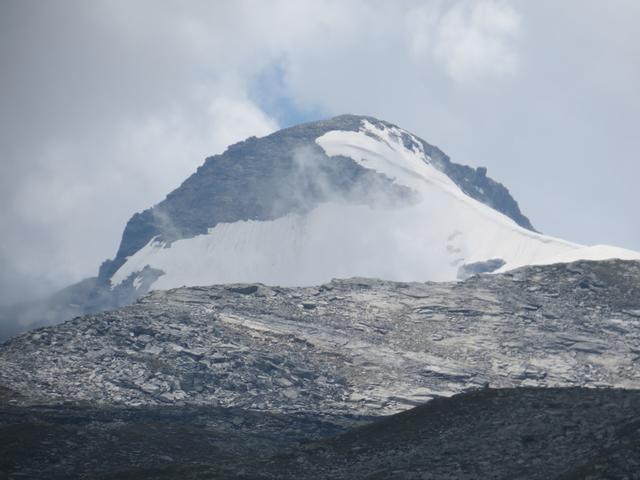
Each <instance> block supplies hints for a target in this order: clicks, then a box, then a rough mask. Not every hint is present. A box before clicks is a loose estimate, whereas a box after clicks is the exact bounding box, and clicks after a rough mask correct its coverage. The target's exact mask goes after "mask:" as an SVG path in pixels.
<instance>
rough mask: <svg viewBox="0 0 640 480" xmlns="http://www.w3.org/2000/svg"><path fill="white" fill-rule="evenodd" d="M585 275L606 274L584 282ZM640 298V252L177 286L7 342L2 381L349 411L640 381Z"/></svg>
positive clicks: (98, 394) (76, 394)
mask: <svg viewBox="0 0 640 480" xmlns="http://www.w3.org/2000/svg"><path fill="white" fill-rule="evenodd" d="M585 276H588V277H589V278H590V279H592V281H593V282H596V283H598V285H602V286H601V287H599V288H597V289H592V288H580V287H579V286H578V284H579V283H580V282H581V281H582V279H583V278H584V277H585ZM532 286H535V287H536V288H535V289H531V288H528V287H532ZM254 287H255V288H254ZM304 304H313V305H314V306H315V308H304V307H303V305H304ZM534 307H535V308H534ZM638 310H640V263H639V262H633V261H618V260H611V261H603V262H588V261H583V262H577V263H575V264H568V265H567V264H564V265H562V264H559V265H549V266H535V267H525V268H523V269H519V270H516V271H513V272H508V273H505V274H496V275H494V274H484V275H479V276H474V277H471V278H469V279H467V280H465V281H463V282H452V283H433V282H428V283H402V282H388V281H382V280H374V279H361V278H356V279H346V280H334V281H332V282H331V283H329V284H326V285H322V286H318V287H304V288H280V287H269V286H265V285H235V286H229V285H214V286H210V287H197V288H177V289H173V290H169V291H155V292H151V293H150V294H148V295H146V296H144V297H143V298H141V299H140V300H139V301H138V302H137V303H135V304H134V305H131V306H127V307H123V308H120V309H117V310H114V311H111V312H105V313H100V314H94V315H88V316H85V317H78V318H76V319H74V320H71V321H68V322H66V323H64V324H61V325H57V326H54V327H48V328H43V329H38V330H36V331H33V332H29V333H26V334H23V335H20V336H18V337H16V338H14V339H12V340H10V341H8V342H6V343H4V344H2V345H0V386H5V387H7V388H10V389H11V390H13V391H14V392H15V394H16V402H18V403H19V404H30V403H45V404H53V403H57V402H60V401H72V402H82V401H90V402H101V403H102V404H114V405H124V406H127V405H151V406H152V405H170V404H187V405H211V404H215V405H220V406H221V407H243V408H251V409H254V410H264V411H270V412H281V413H290V412H298V411H317V412H324V413H330V414H340V415H341V414H359V415H386V414H392V413H396V412H399V411H402V410H405V409H406V408H408V406H410V405H415V404H418V403H422V402H424V401H426V400H428V399H431V398H436V397H441V396H451V395H454V394H456V393H460V392H464V391H467V390H473V389H477V388H482V387H485V386H487V385H489V386H491V387H496V388H497V387H500V388H504V387H517V386H545V387H553V386H587V387H600V386H609V387H619V388H640V362H639V361H638V359H639V356H640V322H638V319H637V317H635V316H634V314H633V313H634V312H636V311H638ZM545 312H553V315H552V316H550V315H545ZM629 312H632V313H629ZM611 326H615V327H616V328H609V327H611Z"/></svg>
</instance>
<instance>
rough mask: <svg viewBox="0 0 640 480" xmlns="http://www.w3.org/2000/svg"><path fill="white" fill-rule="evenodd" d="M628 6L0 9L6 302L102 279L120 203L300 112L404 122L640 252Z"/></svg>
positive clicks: (526, 196) (546, 211) (580, 224)
mask: <svg viewBox="0 0 640 480" xmlns="http://www.w3.org/2000/svg"><path fill="white" fill-rule="evenodd" d="M638 14H640V6H639V4H638V3H636V2H630V1H627V0H616V1H614V2H611V8H609V9H607V11H606V12H602V9H601V8H600V7H599V6H598V2H591V1H577V0H576V1H572V0H569V1H567V2H563V3H562V4H561V5H558V4H557V3H555V2H549V1H540V2H535V3H533V2H531V3H530V2H526V3H525V2H521V1H515V0H514V1H512V2H506V1H499V0H495V1H493V0H481V1H477V2H471V1H467V0H461V1H447V2H444V1H438V0H434V1H411V0H408V1H400V2H391V3H390V2H383V1H364V0H351V1H344V0H340V1H338V0H326V1H297V0H296V1H273V2H261V1H228V2H224V1H222V2H204V1H190V2H186V3H185V2H177V1H176V2H174V1H168V2H162V3H161V4H159V3H157V2H151V1H144V0H143V1H138V2H134V3H132V2H125V1H119V0H116V1H95V2H83V1H77V0H62V1H60V2H55V3H54V2H44V3H42V2H41V3H31V2H21V1H15V0H13V1H12V0H9V1H6V2H3V3H2V5H0V59H1V60H2V63H3V65H6V66H7V68H4V69H3V75H2V76H0V95H1V99H2V109H1V110H0V112H1V113H0V204H2V205H3V208H2V209H1V210H0V220H1V221H2V225H3V227H4V228H3V235H2V240H1V241H0V265H1V266H4V267H5V268H2V273H1V274H0V304H2V303H9V302H11V301H14V300H18V299H22V298H26V297H28V296H33V295H39V294H44V293H46V292H48V291H51V290H52V289H54V288H59V287H61V286H64V285H66V284H68V283H71V282H73V281H76V280H79V279H80V278H83V277H85V276H89V275H92V274H94V273H95V272H96V269H97V266H98V264H99V263H100V262H101V261H102V260H103V259H105V258H107V257H110V256H112V255H113V254H114V252H115V250H116V248H117V243H118V241H119V239H120V235H121V232H122V228H123V227H124V224H125V222H126V221H127V219H128V218H129V217H130V216H131V214H132V213H133V212H135V211H139V210H142V209H144V208H147V207H149V206H150V205H152V204H153V203H155V202H158V201H159V200H161V199H162V198H163V196H164V195H165V194H166V193H168V192H169V191H170V190H171V189H173V188H175V187H176V186H178V185H179V184H180V183H181V182H182V181H183V180H184V179H185V178H186V177H187V176H188V175H189V174H191V173H192V172H193V171H194V170H195V168H196V167H197V166H198V165H199V164H201V163H202V161H203V160H204V157H206V156H208V155H212V154H215V153H218V152H220V151H222V150H223V149H224V148H225V147H226V146H227V145H228V144H229V143H233V142H235V141H238V140H241V139H243V138H245V137H247V136H249V135H264V134H266V133H268V132H270V131H273V130H275V129H277V128H278V127H279V126H286V125H287V124H289V123H290V122H292V121H293V120H294V119H295V120H298V119H311V113H310V112H313V116H314V117H315V116H317V115H321V116H330V115H333V114H339V113H345V112H353V113H366V114H371V115H374V116H377V117H380V118H384V119H386V120H389V121H392V122H395V123H398V124H399V125H400V126H402V127H404V128H407V129H409V130H412V131H414V132H415V133H416V134H418V135H420V136H422V137H424V138H425V139H426V140H428V141H430V142H433V143H436V144H438V145H439V146H440V147H442V148H443V150H445V151H446V152H447V153H448V154H450V155H451V156H452V158H453V160H454V161H458V162H461V163H469V164H472V165H474V166H476V165H487V166H488V167H489V174H490V175H493V176H494V177H496V178H497V179H498V180H500V181H502V182H504V183H505V184H506V185H507V186H508V187H509V188H510V189H511V190H512V192H513V193H514V196H515V198H516V199H517V200H518V201H519V202H520V203H521V206H522V207H523V210H524V212H525V214H527V215H529V216H530V217H531V218H532V220H533V222H534V224H535V225H536V226H537V227H538V228H540V229H541V230H543V231H545V232H548V233H550V234H553V235H557V236H562V237H567V238H568V239H570V240H575V241H579V242H584V243H599V242H602V243H613V244H619V245H621V246H626V247H628V248H635V249H640V230H639V228H640V227H639V226H638V225H637V222H634V221H633V220H632V219H633V218H634V216H633V215H634V212H633V210H634V207H633V205H637V204H638V203H639V201H640V200H639V199H638V196H637V194H636V193H635V192H636V189H634V188H633V183H634V181H635V180H634V179H635V178H638V175H639V174H640V171H639V168H640V167H638V166H637V161H636V157H635V154H634V152H637V151H638V150H639V149H640V144H639V143H640V140H638V138H637V135H636V134H635V133H634V129H633V128H632V127H633V125H637V124H638V123H639V122H640V91H639V90H638V85H640V74H639V72H640V65H639V64H638V63H637V62H634V61H633V60H632V59H634V58H640V57H639V55H640V50H638V48H639V47H638V45H640V41H639V39H638V34H637V33H636V30H637V29H636V28H635V25H634V23H633V21H632V19H633V18H637V15H638ZM271 71H276V72H277V81H275V82H266V81H264V79H265V78H266V77H265V72H271ZM611 172H615V178H614V177H608V176H607V175H609V174H612V173H611Z"/></svg>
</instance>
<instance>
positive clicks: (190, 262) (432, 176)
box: [111, 120, 640, 289]
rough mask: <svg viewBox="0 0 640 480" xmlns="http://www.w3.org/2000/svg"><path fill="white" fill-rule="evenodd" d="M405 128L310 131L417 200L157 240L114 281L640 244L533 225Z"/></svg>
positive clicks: (300, 275)
mask: <svg viewBox="0 0 640 480" xmlns="http://www.w3.org/2000/svg"><path fill="white" fill-rule="evenodd" d="M403 135H404V138H405V140H406V137H407V135H409V137H410V138H414V139H415V137H412V136H411V135H410V134H408V133H407V132H405V131H404V130H401V129H399V128H396V127H384V126H376V125H373V124H372V123H370V122H368V121H366V120H363V122H362V127H361V129H360V131H358V132H352V131H339V130H334V131H330V132H328V133H326V134H324V135H322V136H320V137H318V138H317V139H316V143H317V144H318V145H319V146H320V147H321V148H322V149H323V150H324V151H325V152H326V154H327V155H329V156H337V155H340V156H346V157H349V158H351V159H353V160H354V161H355V162H357V163H358V164H360V165H361V166H363V167H365V168H367V169H371V170H374V171H376V172H378V173H379V174H381V175H384V176H386V177H388V178H390V179H392V180H393V181H394V182H395V183H397V184H398V185H402V186H405V187H408V188H410V189H411V190H413V191H414V192H415V193H417V198H419V201H418V202H414V203H412V204H406V205H403V206H394V207H389V206H384V202H381V203H380V204H378V203H376V202H373V203H374V204H371V205H358V204H353V203H346V202H339V201H336V202H327V203H324V204H321V205H320V206H318V207H316V208H314V209H313V210H311V211H309V212H308V213H306V214H289V215H287V216H284V217H281V218H277V219H275V220H272V221H252V220H250V221H239V222H234V223H220V224H218V225H216V226H215V227H214V228H211V229H209V231H208V233H207V234H204V235H198V236H196V237H193V238H188V239H181V240H177V241H174V242H173V243H171V244H170V245H167V244H165V243H164V242H161V241H158V240H157V239H155V238H154V239H153V240H151V241H150V242H149V243H148V244H147V245H146V246H145V247H143V248H142V249H140V250H139V251H137V252H136V253H135V254H134V255H132V256H130V257H128V258H127V260H126V262H125V263H124V264H123V265H122V267H120V269H119V270H118V271H117V272H116V273H115V274H114V275H113V277H112V278H111V283H112V285H113V286H116V285H118V284H120V283H122V282H123V281H125V280H127V279H129V278H130V277H131V276H134V286H137V285H140V281H139V279H138V278H137V277H136V276H135V275H136V273H137V272H140V271H141V270H142V269H144V268H145V267H146V266H149V267H152V268H154V269H159V270H161V271H162V272H164V274H163V275H161V276H160V277H159V278H158V279H157V280H156V281H155V282H154V283H153V284H152V288H153V289H168V288H173V287H178V286H183V285H185V286H193V285H211V284H218V283H231V282H262V283H265V284H271V285H283V286H295V285H299V286H305V285H317V284H321V283H324V282H327V281H329V280H331V279H332V278H345V277H354V276H362V277H374V278H383V279H387V280H396V281H427V280H436V281H447V280H455V279H456V278H457V277H458V269H459V268H460V267H461V266H462V265H465V264H472V263H476V262H484V261H487V260H491V259H501V260H502V261H503V262H504V265H503V266H502V267H501V268H500V269H499V271H507V270H510V269H513V268H517V267H521V266H524V265H542V264H551V263H563V262H572V261H575V260H580V259H589V260H600V259H609V258H621V259H628V260H629V259H640V253H638V252H633V251H629V250H625V249H621V248H616V247H609V246H601V245H599V246H583V245H578V244H575V243H571V242H567V241H564V240H560V239H557V238H552V237H549V236H546V235H542V234H538V233H535V232H532V231H530V230H527V229H525V228H522V227H520V226H519V225H517V224H516V223H515V222H514V221H513V220H512V219H511V218H509V217H507V216H505V215H503V214H502V213H500V212H498V211H496V210H494V209H492V208H490V207H489V206H487V205H485V204H483V203H481V202H479V201H477V200H475V199H473V198H471V197H470V196H468V195H466V194H465V193H464V192H463V191H462V190H461V189H460V188H459V187H458V186H457V185H456V184H455V183H454V182H453V181H452V180H451V179H450V178H449V177H448V176H447V175H446V174H444V173H443V172H442V171H440V170H438V168H437V167H436V166H434V165H433V163H432V161H431V159H430V157H429V156H428V155H426V154H425V152H424V150H423V149H422V147H421V143H420V142H419V141H418V140H417V139H415V142H406V141H403Z"/></svg>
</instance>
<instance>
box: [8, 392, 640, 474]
mask: <svg viewBox="0 0 640 480" xmlns="http://www.w3.org/2000/svg"><path fill="white" fill-rule="evenodd" d="M363 421H364V419H358V418H346V417H342V418H339V417H326V416H325V417H323V418H319V417H318V416H314V415H311V414H307V415H291V414H290V415H276V414H269V413H265V412H251V411H248V410H242V409H233V408H231V409H227V408H220V407H203V406H201V407H193V406H191V407H189V406H185V407H177V406H172V407H166V406H165V407H161V406H142V407H120V408H118V407H108V406H102V407H98V406H86V405H85V406H80V405H57V406H40V407H33V406H32V407H19V406H6V405H5V406H1V405H0V478H11V479H24V478H30V479H31V478H34V479H47V480H52V479H64V480H68V479H76V478H91V479H95V478H98V479H105V480H106V479H110V480H116V479H117V480H123V479H131V480H133V479H136V480H142V479H146V480H150V479H158V480H160V479H162V480H170V479H184V480H191V479H193V480H195V479H199V480H204V479H209V480H211V479H225V480H226V479H238V480H239V479H244V480H257V479H261V480H275V479H280V480H281V479H292V480H293V479H296V480H297V479H308V478H312V479H349V480H351V479H365V478H366V479H396V480H404V479H410V480H411V479H413V480H427V479H433V480H435V479H437V480H445V479H446V480H454V479H455V480H465V479H466V480H471V479H485V478H493V479H504V480H507V479H509V480H511V479H539V480H551V479H557V480H578V479H580V480H582V479H587V478H588V479H591V480H595V479H609V480H611V479H626V480H633V479H637V478H639V477H640V391H628V390H610V389H585V388H564V389H546V388H530V387H527V388H518V389H506V390H492V389H482V390H476V391H473V392H468V393H464V394H460V395H456V396H454V397H451V398H440V399H436V400H433V401H431V402H429V403H427V404H426V405H424V406H420V407H416V408H414V409H411V410H409V411H406V412H403V413H400V414H396V415H393V416H390V417H386V418H384V419H382V420H377V421H374V422H372V423H369V424H367V425H364V426H360V427H358V425H362V423H363ZM339 433H342V434H341V435H337V434H339ZM336 435H337V436H336ZM327 437H328V438H327Z"/></svg>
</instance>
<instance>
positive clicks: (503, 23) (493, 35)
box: [405, 0, 521, 84]
mask: <svg viewBox="0 0 640 480" xmlns="http://www.w3.org/2000/svg"><path fill="white" fill-rule="evenodd" d="M444 7H446V8H444ZM444 7H443V4H442V3H430V4H426V5H422V6H419V7H417V8H415V9H413V10H411V11H410V12H408V14H407V17H406V20H405V21H406V25H407V32H408V37H409V38H408V40H409V46H410V51H411V54H412V55H413V56H414V59H416V61H418V62H424V61H434V62H435V63H436V64H437V65H440V66H441V67H442V68H444V69H445V71H446V72H447V74H448V75H449V76H450V77H451V78H452V79H453V80H454V81H456V82H458V83H460V84H470V83H472V82H475V81H478V80H483V79H486V78H500V77H509V76H512V75H514V74H515V73H516V72H517V68H518V62H519V56H518V51H517V40H518V37H519V35H520V29H521V22H520V17H519V15H518V13H517V12H516V11H515V10H514V9H513V8H512V7H511V6H510V5H508V4H506V3H503V2H498V1H493V0H482V1H474V2H470V1H461V2H457V3H454V4H450V3H446V4H444Z"/></svg>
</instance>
